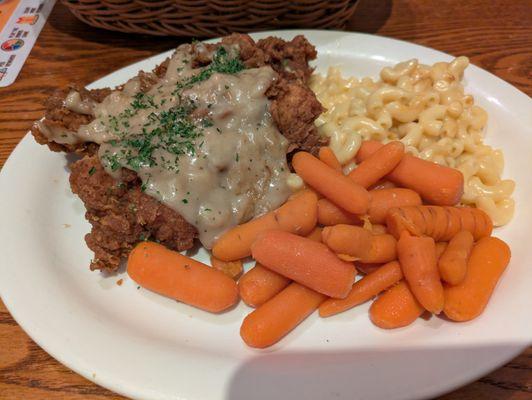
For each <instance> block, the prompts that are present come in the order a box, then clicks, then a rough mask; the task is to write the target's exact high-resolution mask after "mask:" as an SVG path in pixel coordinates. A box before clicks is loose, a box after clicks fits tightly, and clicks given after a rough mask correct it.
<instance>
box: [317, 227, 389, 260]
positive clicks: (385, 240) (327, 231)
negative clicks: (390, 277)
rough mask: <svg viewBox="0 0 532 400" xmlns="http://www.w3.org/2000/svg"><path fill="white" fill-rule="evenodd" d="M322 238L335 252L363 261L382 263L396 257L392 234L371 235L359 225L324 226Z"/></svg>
mask: <svg viewBox="0 0 532 400" xmlns="http://www.w3.org/2000/svg"><path fill="white" fill-rule="evenodd" d="M322 240H323V242H324V243H325V244H326V245H327V246H328V247H329V248H330V249H331V250H332V251H334V252H335V253H337V254H346V255H349V256H353V257H356V258H357V260H359V261H361V262H363V263H384V262H388V261H393V260H395V259H396V257H397V254H396V244H397V241H396V240H395V238H394V237H393V236H392V235H388V234H384V235H372V234H371V233H370V232H369V231H368V230H367V229H364V228H361V227H359V226H352V225H335V226H328V227H325V228H324V229H323V231H322Z"/></svg>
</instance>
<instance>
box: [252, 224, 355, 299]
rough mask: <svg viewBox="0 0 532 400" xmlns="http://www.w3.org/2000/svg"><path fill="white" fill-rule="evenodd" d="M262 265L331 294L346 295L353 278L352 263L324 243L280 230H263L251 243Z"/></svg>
mask: <svg viewBox="0 0 532 400" xmlns="http://www.w3.org/2000/svg"><path fill="white" fill-rule="evenodd" d="M251 254H252V255H253V258H254V259H255V260H257V261H258V262H259V263H261V264H262V265H264V266H265V267H267V268H269V269H271V270H273V271H275V272H277V273H279V274H281V275H284V276H286V277H287V278H290V279H292V280H294V281H296V282H298V283H301V284H302V285H305V286H307V287H309V288H311V289H313V290H315V291H317V292H319V293H323V294H326V295H327V296H330V297H337V298H343V297H345V296H347V293H349V290H351V286H352V285H353V282H354V281H355V275H356V269H355V267H354V265H353V264H350V263H347V262H345V261H342V260H340V259H339V258H338V257H337V256H336V255H335V254H334V253H333V252H332V251H330V250H329V249H328V248H327V246H325V245H324V244H322V243H317V242H314V241H312V240H310V239H307V238H304V237H301V236H297V235H294V234H292V233H288V232H283V231H268V232H264V233H263V234H262V235H261V236H259V238H258V239H257V240H256V241H255V242H254V243H253V245H252V246H251Z"/></svg>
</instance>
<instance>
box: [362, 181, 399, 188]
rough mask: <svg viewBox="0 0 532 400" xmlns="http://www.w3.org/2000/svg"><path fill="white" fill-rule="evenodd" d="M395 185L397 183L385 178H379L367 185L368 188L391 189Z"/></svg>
mask: <svg viewBox="0 0 532 400" xmlns="http://www.w3.org/2000/svg"><path fill="white" fill-rule="evenodd" d="M396 187H397V185H396V184H395V183H393V182H391V181H388V180H386V179H381V180H380V181H378V182H377V183H376V184H375V185H371V186H370V187H368V190H380V189H393V188H396Z"/></svg>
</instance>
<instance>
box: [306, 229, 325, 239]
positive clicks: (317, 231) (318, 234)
mask: <svg viewBox="0 0 532 400" xmlns="http://www.w3.org/2000/svg"><path fill="white" fill-rule="evenodd" d="M321 231H322V228H320V227H319V226H317V227H315V228H314V230H313V231H312V232H310V233H309V234H308V235H307V236H306V238H307V239H310V240H314V241H315V242H321Z"/></svg>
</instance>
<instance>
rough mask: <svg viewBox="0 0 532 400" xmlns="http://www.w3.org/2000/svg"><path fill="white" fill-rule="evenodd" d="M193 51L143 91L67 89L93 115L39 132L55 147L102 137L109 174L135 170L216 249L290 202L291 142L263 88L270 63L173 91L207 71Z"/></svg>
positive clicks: (134, 83)
mask: <svg viewBox="0 0 532 400" xmlns="http://www.w3.org/2000/svg"><path fill="white" fill-rule="evenodd" d="M236 50H237V49H234V48H228V49H227V53H228V54H230V55H231V54H234V52H235V51H236ZM202 51H205V52H207V49H205V48H203V50H202ZM211 56H212V55H211ZM190 57H191V56H190V46H189V45H184V46H180V47H179V48H178V49H177V51H176V53H175V54H174V55H173V57H172V58H171V60H170V63H169V66H168V70H167V73H166V75H165V76H164V77H163V78H162V79H160V80H159V81H158V82H157V83H155V85H153V87H151V89H150V90H149V91H148V92H146V93H145V94H142V93H140V81H139V79H138V78H133V79H131V80H130V81H129V82H127V83H126V84H125V85H124V87H123V90H121V91H114V92H112V93H111V94H109V95H108V96H107V97H106V98H105V99H104V100H103V101H102V102H101V103H94V102H93V103H90V102H87V101H81V98H80V96H79V94H77V93H76V92H71V93H70V94H69V95H68V97H67V99H66V100H65V105H66V107H68V108H69V109H71V110H72V111H75V112H78V113H85V114H92V115H93V116H94V120H93V121H92V122H91V123H89V124H87V125H83V126H81V127H80V128H79V129H78V131H77V132H64V130H63V131H61V132H52V131H51V130H50V128H49V127H47V126H46V125H45V124H44V123H42V122H41V124H40V128H41V127H42V128H41V131H42V132H43V133H44V134H45V135H47V136H48V134H50V136H49V138H50V139H51V140H54V141H58V142H59V143H76V142H83V141H91V142H96V143H99V144H100V149H99V157H100V160H101V161H102V164H103V166H104V167H105V168H106V170H107V172H109V173H110V174H112V175H113V176H115V177H116V178H117V179H119V170H120V167H124V168H129V169H133V170H135V171H136V172H137V174H138V176H139V177H140V178H141V180H142V182H143V189H144V190H145V192H146V193H147V194H149V195H151V196H153V197H155V198H156V199H158V200H159V201H161V202H162V203H164V204H166V205H167V206H169V207H170V208H172V209H174V210H175V211H177V212H178V213H179V214H181V215H182V216H183V217H184V218H185V219H186V220H187V221H188V222H189V223H190V224H192V225H194V226H195V227H196V228H197V229H198V232H199V236H200V240H201V242H202V244H203V245H204V246H205V247H207V248H210V247H212V244H213V242H214V241H215V239H216V238H217V237H219V236H220V235H221V234H222V233H223V232H224V231H226V230H228V229H229V228H231V227H233V226H235V225H237V224H239V223H242V222H245V221H247V220H249V219H251V218H253V217H255V216H258V215H260V214H263V213H265V212H268V211H270V210H271V209H273V208H275V207H278V206H279V205H281V204H282V203H283V202H284V201H286V199H287V197H288V195H289V194H290V190H289V188H288V186H287V184H286V182H287V177H288V174H289V170H288V166H287V162H286V149H287V146H288V143H287V141H286V139H285V138H284V137H283V136H282V135H281V133H280V132H279V131H278V130H277V128H276V127H275V125H274V123H273V120H272V117H271V115H270V113H269V101H268V99H267V97H266V96H265V92H266V90H267V89H268V88H269V87H270V85H271V84H272V83H273V82H274V81H275V79H276V78H277V75H276V73H275V72H274V71H273V70H272V69H271V68H270V67H261V68H252V69H247V70H243V71H240V72H238V73H236V74H226V73H223V74H222V73H217V72H215V73H213V74H212V75H210V77H209V78H208V79H206V80H201V81H199V82H198V83H195V84H193V85H188V86H187V87H185V88H183V89H182V90H181V91H178V92H177V93H176V85H178V84H179V82H182V81H184V80H187V79H190V78H191V77H194V76H197V74H198V73H199V72H201V71H202V70H203V69H198V68H191V67H190V61H191V60H190ZM135 101H136V103H135ZM132 104H136V105H137V106H138V107H133V108H132ZM183 114H187V115H186V118H184V119H183V118H181V116H182V115H183ZM161 127H163V128H164V129H162V130H160V128H161ZM165 129H167V131H165ZM174 130H175V131H174ZM175 132H178V133H179V134H181V136H179V138H178V139H176V138H175V135H174V133H175ZM65 135H66V137H65ZM172 135H174V136H172ZM58 137H59V138H58ZM56 139H57V140H56ZM60 139H62V140H64V141H63V142H61V141H59V140H60ZM67 140H68V142H67ZM143 146H144V147H143ZM146 149H148V150H146ZM144 151H149V157H145V156H144V155H143V154H144V153H143V152H144ZM141 156H142V157H141Z"/></svg>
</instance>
